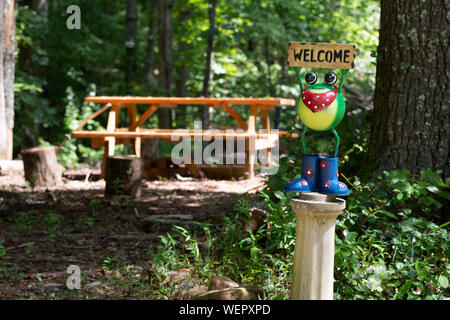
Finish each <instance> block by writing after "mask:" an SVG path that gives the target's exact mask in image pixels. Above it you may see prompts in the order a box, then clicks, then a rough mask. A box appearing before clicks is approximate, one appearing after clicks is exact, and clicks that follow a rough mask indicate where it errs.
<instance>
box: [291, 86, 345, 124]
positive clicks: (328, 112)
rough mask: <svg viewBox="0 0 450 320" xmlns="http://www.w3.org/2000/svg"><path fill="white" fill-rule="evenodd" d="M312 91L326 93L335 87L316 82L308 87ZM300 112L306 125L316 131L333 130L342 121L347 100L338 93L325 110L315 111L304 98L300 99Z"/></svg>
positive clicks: (301, 118)
mask: <svg viewBox="0 0 450 320" xmlns="http://www.w3.org/2000/svg"><path fill="white" fill-rule="evenodd" d="M308 89H309V90H310V91H311V92H312V93H322V94H323V93H326V92H329V91H330V90H333V89H334V87H333V86H331V85H328V84H324V83H320V84H314V85H312V86H310V87H309V88H308ZM297 107H298V114H299V115H300V120H301V121H302V122H303V124H304V125H305V126H307V127H308V128H310V129H312V130H315V131H326V130H331V129H333V128H334V127H335V126H337V125H338V124H339V122H341V120H342V118H344V114H345V101H344V97H343V96H342V94H340V93H338V94H337V95H336V97H335V99H334V101H333V102H332V103H331V104H330V105H329V106H328V107H327V108H326V109H323V110H320V111H318V112H313V111H312V110H310V109H309V108H308V107H307V106H306V105H305V102H304V101H303V100H302V99H299V101H298V104H297Z"/></svg>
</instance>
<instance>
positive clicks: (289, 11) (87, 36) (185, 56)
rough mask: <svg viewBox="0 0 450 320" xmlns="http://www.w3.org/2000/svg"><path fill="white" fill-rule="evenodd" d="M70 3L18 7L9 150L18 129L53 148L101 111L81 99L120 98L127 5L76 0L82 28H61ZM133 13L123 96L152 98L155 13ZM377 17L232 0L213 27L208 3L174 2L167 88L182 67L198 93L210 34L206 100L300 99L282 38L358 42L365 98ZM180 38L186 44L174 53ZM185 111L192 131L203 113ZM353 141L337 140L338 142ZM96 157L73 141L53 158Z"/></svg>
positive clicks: (368, 9) (356, 75)
mask: <svg viewBox="0 0 450 320" xmlns="http://www.w3.org/2000/svg"><path fill="white" fill-rule="evenodd" d="M71 4H72V2H71V1H69V0H61V1H58V3H57V4H56V3H55V4H50V5H49V9H48V14H47V17H46V18H45V17H44V16H41V15H39V14H38V13H37V12H36V11H35V10H33V9H31V8H30V7H28V6H27V5H23V4H19V5H18V6H17V23H16V38H17V44H18V46H17V57H18V58H17V64H16V85H15V90H16V95H15V102H16V106H15V109H16V120H15V130H14V139H15V140H14V148H15V149H14V153H15V154H17V153H18V152H19V151H20V148H22V147H24V146H25V145H26V143H25V142H26V137H25V135H24V130H23V127H25V128H27V129H28V130H29V131H30V134H31V136H32V137H34V139H35V140H36V142H37V141H39V138H41V140H43V141H46V142H47V143H49V144H52V145H58V144H59V143H60V142H61V141H62V140H63V139H64V135H65V134H67V133H68V132H69V131H70V129H72V128H73V125H74V124H78V123H79V122H80V121H82V120H83V119H84V118H85V117H87V116H89V115H90V114H92V112H95V111H96V110H98V108H99V106H98V105H93V104H85V103H84V102H83V98H84V97H85V96H87V95H91V94H97V95H125V70H126V66H127V65H126V63H127V62H126V50H125V45H124V42H125V39H126V37H127V30H126V25H125V11H126V5H125V3H123V2H120V1H115V2H112V3H111V2H110V1H105V0H100V1H90V0H81V1H78V2H77V5H78V6H80V9H81V12H82V22H81V29H80V30H69V29H67V28H66V27H65V21H66V19H67V17H68V15H67V13H66V10H65V8H67V6H69V5H71ZM137 10H138V19H139V23H138V28H137V38H136V47H135V50H134V55H133V62H132V64H133V65H132V73H131V77H130V84H129V94H131V95H152V96H158V95H161V94H163V92H162V91H161V90H160V89H158V84H157V81H154V82H153V83H152V84H147V83H146V77H147V72H148V70H147V68H148V58H149V56H148V52H149V51H148V48H147V44H148V43H147V40H148V39H149V37H150V33H149V32H150V31H152V30H150V27H151V26H152V23H151V20H152V19H158V13H157V11H156V10H155V8H152V7H150V6H149V4H148V3H146V2H137ZM186 12H188V13H190V14H189V18H188V19H187V20H183V21H184V22H183V23H181V20H182V16H183V15H184V14H186ZM378 16H379V6H378V2H377V1H374V0H373V1H372V0H370V1H361V0H358V1H348V0H339V1H331V0H327V1H321V2H320V3H318V2H317V1H306V0H302V1H297V0H295V1H294V0H289V1H285V0H283V1H281V0H270V1H248V0H231V1H222V2H219V3H218V5H217V9H216V25H215V28H214V30H210V29H209V21H208V2H207V1H205V0H183V1H176V2H175V3H174V6H173V21H174V26H173V52H174V54H173V58H174V59H173V64H174V72H173V83H172V87H173V88H174V89H173V92H176V90H175V89H176V87H177V86H178V84H177V81H178V79H179V78H180V73H181V70H182V69H185V70H187V73H188V76H187V81H186V86H187V95H188V96H200V95H201V94H202V89H203V73H204V63H205V57H204V55H205V49H206V42H207V41H206V40H207V38H208V36H209V35H210V34H211V33H214V35H215V41H214V59H213V61H212V66H211V69H212V73H213V77H212V80H211V84H210V92H211V95H212V96H217V97H220V96H254V97H266V96H281V97H289V98H297V96H298V89H297V81H296V77H295V75H294V74H293V73H291V72H289V70H288V69H287V67H286V64H285V60H286V50H287V43H288V42H289V41H317V42H320V41H321V42H328V41H330V42H349V43H355V44H356V45H357V49H358V52H357V61H356V69H355V70H353V71H352V72H350V73H349V76H348V80H347V83H348V84H351V85H352V86H356V88H357V89H359V90H360V91H362V92H364V93H367V92H370V91H372V89H373V88H374V81H375V78H374V71H375V69H374V66H373V65H372V64H371V62H372V60H373V57H371V56H370V54H371V52H374V51H375V48H376V45H377V38H378V30H377V28H378V26H377V24H378V23H377V20H378ZM152 37H153V38H152V40H153V43H154V45H155V48H153V52H154V55H153V61H151V63H153V69H154V70H153V71H154V76H155V79H156V80H158V76H157V74H158V71H159V68H158V61H157V60H158V59H157V57H158V48H157V46H158V32H157V30H154V33H153V35H152ZM181 42H183V43H185V46H186V48H184V49H180V48H179V46H180V44H181ZM92 84H95V86H93V85H92ZM183 108H186V113H185V115H184V113H182V116H181V117H178V116H177V118H176V121H175V120H174V125H175V126H177V127H184V128H191V127H192V122H193V121H194V120H195V119H198V118H199V117H200V112H201V108H199V107H198V106H187V107H183ZM237 108H238V109H240V110H238V111H239V112H240V113H241V114H242V116H243V117H246V116H247V115H248V110H247V108H240V107H237ZM352 108H356V107H352ZM175 112H176V113H177V114H178V113H179V112H180V111H179V110H176V111H175ZM226 115H227V114H226V111H225V110H220V109H215V110H214V113H213V116H212V117H213V119H212V121H211V124H212V125H213V126H231V125H236V123H235V122H234V121H233V119H232V118H231V117H229V116H226ZM295 118H296V110H295V108H285V110H283V111H282V118H281V124H280V127H281V128H283V129H286V128H289V129H290V128H291V127H292V123H291V122H290V120H291V119H295ZM62 119H64V125H63V121H62ZM96 120H97V121H98V122H96V121H91V122H90V124H88V126H87V129H89V128H90V129H92V130H95V129H97V128H100V124H102V125H103V126H105V123H106V118H105V117H102V116H100V117H99V118H98V119H96ZM176 122H181V123H176ZM148 124H149V126H150V127H155V126H157V121H156V117H152V118H151V119H149V120H148ZM294 124H295V123H294ZM146 125H147V122H146ZM355 125H356V126H355ZM357 125H358V124H357V123H347V124H341V126H340V127H341V128H342V129H344V128H345V129H349V130H342V131H351V129H352V128H358V126H357ZM355 130H356V129H355ZM338 131H340V130H339V128H338ZM355 135H356V134H355ZM351 138H352V137H349V139H347V140H346V139H343V144H344V145H345V143H346V141H351V140H350V139H351ZM79 140H81V141H79ZM322 141H324V144H323V146H322V148H323V149H327V148H329V146H328V145H327V144H328V142H327V141H326V140H322ZM99 151H100V150H94V151H93V150H92V149H91V148H90V147H89V144H88V141H87V140H86V141H84V139H74V140H70V141H69V142H68V143H67V144H66V145H65V147H64V148H63V150H62V151H61V152H59V153H58V154H59V160H61V162H63V163H64V164H75V163H78V162H83V161H89V162H90V164H98V160H99Z"/></svg>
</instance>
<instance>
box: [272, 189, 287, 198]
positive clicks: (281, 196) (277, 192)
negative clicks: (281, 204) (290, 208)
mask: <svg viewBox="0 0 450 320" xmlns="http://www.w3.org/2000/svg"><path fill="white" fill-rule="evenodd" d="M274 194H275V197H277V198H278V199H280V200H283V199H286V195H285V194H284V192H282V191H275V193H274Z"/></svg>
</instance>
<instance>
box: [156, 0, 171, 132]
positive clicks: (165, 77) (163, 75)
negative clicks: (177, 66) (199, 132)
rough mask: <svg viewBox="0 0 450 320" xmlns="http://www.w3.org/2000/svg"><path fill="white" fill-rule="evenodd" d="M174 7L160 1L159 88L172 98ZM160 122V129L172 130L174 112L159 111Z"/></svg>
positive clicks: (166, 109)
mask: <svg viewBox="0 0 450 320" xmlns="http://www.w3.org/2000/svg"><path fill="white" fill-rule="evenodd" d="M172 7H173V0H159V3H158V8H159V11H158V17H159V37H158V41H159V46H158V47H159V51H158V54H159V56H158V57H159V59H158V61H159V78H158V83H159V88H160V89H161V93H162V95H164V96H166V97H170V96H172V71H173V70H172V69H173V51H172V45H173V43H172V35H173V33H172V30H173V25H172ZM158 120H159V126H160V128H164V129H168V128H172V110H171V109H169V108H159V109H158Z"/></svg>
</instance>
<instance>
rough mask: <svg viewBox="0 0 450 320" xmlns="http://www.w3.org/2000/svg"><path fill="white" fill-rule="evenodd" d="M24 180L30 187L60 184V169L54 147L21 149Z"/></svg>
mask: <svg viewBox="0 0 450 320" xmlns="http://www.w3.org/2000/svg"><path fill="white" fill-rule="evenodd" d="M21 155H22V160H23V169H24V173H25V180H27V181H28V182H29V183H30V184H31V186H32V187H35V186H39V187H54V186H59V185H60V184H62V170H61V166H60V165H59V163H58V161H57V160H56V152H55V147H38V148H33V149H27V150H22V152H21Z"/></svg>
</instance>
